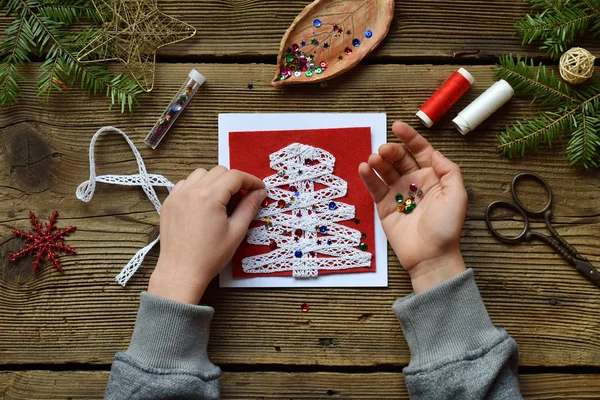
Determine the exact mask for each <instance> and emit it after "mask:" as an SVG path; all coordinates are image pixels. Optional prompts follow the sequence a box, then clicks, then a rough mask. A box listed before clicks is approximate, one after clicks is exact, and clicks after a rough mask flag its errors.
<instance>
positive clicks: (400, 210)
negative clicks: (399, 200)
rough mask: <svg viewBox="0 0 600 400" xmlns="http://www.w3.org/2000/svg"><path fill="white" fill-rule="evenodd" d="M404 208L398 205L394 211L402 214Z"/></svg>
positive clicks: (402, 205)
mask: <svg viewBox="0 0 600 400" xmlns="http://www.w3.org/2000/svg"><path fill="white" fill-rule="evenodd" d="M405 208H406V207H405V206H404V204H398V206H397V207H396V210H398V212H404V209H405Z"/></svg>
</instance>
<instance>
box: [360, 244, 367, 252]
mask: <svg viewBox="0 0 600 400" xmlns="http://www.w3.org/2000/svg"><path fill="white" fill-rule="evenodd" d="M358 247H360V249H361V250H362V251H367V250H368V248H369V246H367V244H366V243H361V244H360V246H358Z"/></svg>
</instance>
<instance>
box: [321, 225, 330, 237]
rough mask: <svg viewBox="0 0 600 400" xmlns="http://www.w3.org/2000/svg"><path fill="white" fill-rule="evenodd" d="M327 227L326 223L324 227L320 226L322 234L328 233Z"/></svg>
mask: <svg viewBox="0 0 600 400" xmlns="http://www.w3.org/2000/svg"><path fill="white" fill-rule="evenodd" d="M327 230H328V229H327V227H326V226H325V225H323V226H322V227H320V228H319V232H321V234H323V235H324V234H326V233H327Z"/></svg>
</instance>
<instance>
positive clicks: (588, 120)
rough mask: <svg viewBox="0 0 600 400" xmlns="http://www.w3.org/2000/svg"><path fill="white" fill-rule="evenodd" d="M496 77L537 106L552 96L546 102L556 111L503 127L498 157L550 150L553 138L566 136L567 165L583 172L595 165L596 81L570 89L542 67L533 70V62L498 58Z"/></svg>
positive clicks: (599, 90) (599, 160) (598, 151)
mask: <svg viewBox="0 0 600 400" xmlns="http://www.w3.org/2000/svg"><path fill="white" fill-rule="evenodd" d="M496 76H497V77H499V78H503V79H506V80H507V81H508V83H510V84H511V85H512V86H513V87H515V89H517V94H520V95H525V96H531V97H533V98H534V101H535V100H537V101H538V102H539V103H541V104H548V103H549V102H548V101H545V98H544V96H553V97H554V100H553V101H552V102H550V103H553V104H555V105H557V108H558V110H557V111H546V112H541V113H540V115H539V116H538V117H533V118H527V119H525V120H524V121H522V122H516V123H514V124H512V125H509V126H507V127H506V130H505V132H504V133H502V134H501V135H499V136H498V141H499V145H498V149H499V150H500V152H501V153H502V154H504V155H506V156H507V157H509V158H512V157H513V156H515V155H520V156H523V155H524V154H525V151H526V150H527V149H532V150H534V151H538V150H539V147H540V145H542V144H545V145H547V146H549V147H551V146H552V143H553V141H554V140H555V139H556V138H559V137H560V136H561V135H563V134H565V133H570V135H571V138H570V140H569V144H568V146H567V158H568V159H569V161H570V162H571V164H572V165H582V166H583V167H585V168H586V169H592V168H597V167H598V166H599V164H600V119H599V118H598V114H599V113H600V82H598V81H596V80H592V82H591V83H589V84H588V85H587V86H583V87H582V88H581V89H579V88H578V89H573V88H570V87H568V86H566V85H565V84H564V83H562V82H561V81H559V80H557V79H556V78H555V77H554V74H553V73H548V71H547V70H546V68H545V67H544V66H539V67H538V68H535V67H534V65H533V62H530V63H527V60H525V59H521V58H519V57H517V58H516V59H513V58H512V57H502V58H501V59H500V65H498V66H497V71H496Z"/></svg>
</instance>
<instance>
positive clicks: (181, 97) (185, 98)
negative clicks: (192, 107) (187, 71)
mask: <svg viewBox="0 0 600 400" xmlns="http://www.w3.org/2000/svg"><path fill="white" fill-rule="evenodd" d="M179 100H181V101H184V102H185V101H186V100H187V96H186V95H185V94H182V95H181V96H179Z"/></svg>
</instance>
